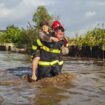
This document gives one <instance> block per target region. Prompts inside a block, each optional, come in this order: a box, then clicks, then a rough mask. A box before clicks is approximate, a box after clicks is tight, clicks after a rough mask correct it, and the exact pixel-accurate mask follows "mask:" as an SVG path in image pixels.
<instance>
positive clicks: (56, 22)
mask: <svg viewBox="0 0 105 105" xmlns="http://www.w3.org/2000/svg"><path fill="white" fill-rule="evenodd" d="M59 26H61V27H63V26H62V25H61V23H60V22H59V21H57V20H56V21H54V22H53V24H52V28H53V29H54V30H55V29H56V28H57V27H59Z"/></svg>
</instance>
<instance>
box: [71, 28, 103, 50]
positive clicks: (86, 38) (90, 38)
mask: <svg viewBox="0 0 105 105" xmlns="http://www.w3.org/2000/svg"><path fill="white" fill-rule="evenodd" d="M70 43H72V45H77V46H79V47H81V46H84V45H87V46H90V47H93V46H99V47H100V48H102V49H103V50H104V46H105V29H99V28H95V29H93V30H92V31H88V32H87V33H86V34H85V35H82V36H77V37H76V38H74V39H72V40H71V41H70Z"/></svg>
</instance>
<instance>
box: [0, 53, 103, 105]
mask: <svg viewBox="0 0 105 105" xmlns="http://www.w3.org/2000/svg"><path fill="white" fill-rule="evenodd" d="M63 72H67V73H69V74H73V75H74V76H75V77H76V78H75V79H73V80H72V82H70V83H68V84H67V83H65V84H62V85H59V83H58V85H52V84H51V83H50V84H44V83H29V82H27V81H26V80H24V79H23V78H22V76H23V75H24V74H27V73H31V62H30V61H29V59H28V55H24V54H18V53H8V52H0V105H105V60H92V59H76V58H75V59H74V58H68V59H66V60H65V64H64V66H63Z"/></svg>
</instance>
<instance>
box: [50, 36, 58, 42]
mask: <svg viewBox="0 0 105 105" xmlns="http://www.w3.org/2000/svg"><path fill="white" fill-rule="evenodd" d="M50 40H51V41H52V42H58V41H59V40H58V38H55V37H50Z"/></svg>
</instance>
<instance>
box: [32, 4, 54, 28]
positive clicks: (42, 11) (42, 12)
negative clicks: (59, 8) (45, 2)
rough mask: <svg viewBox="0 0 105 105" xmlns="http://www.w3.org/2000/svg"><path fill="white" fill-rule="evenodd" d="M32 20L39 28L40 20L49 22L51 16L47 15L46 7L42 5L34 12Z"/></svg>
mask: <svg viewBox="0 0 105 105" xmlns="http://www.w3.org/2000/svg"><path fill="white" fill-rule="evenodd" d="M32 20H33V21H34V22H35V23H36V27H37V28H38V29H39V28H40V23H41V22H46V21H47V22H49V21H51V20H53V17H52V16H50V15H49V13H48V11H47V9H46V8H45V7H44V6H39V7H38V9H37V10H36V12H35V13H34V15H33V19H32Z"/></svg>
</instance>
